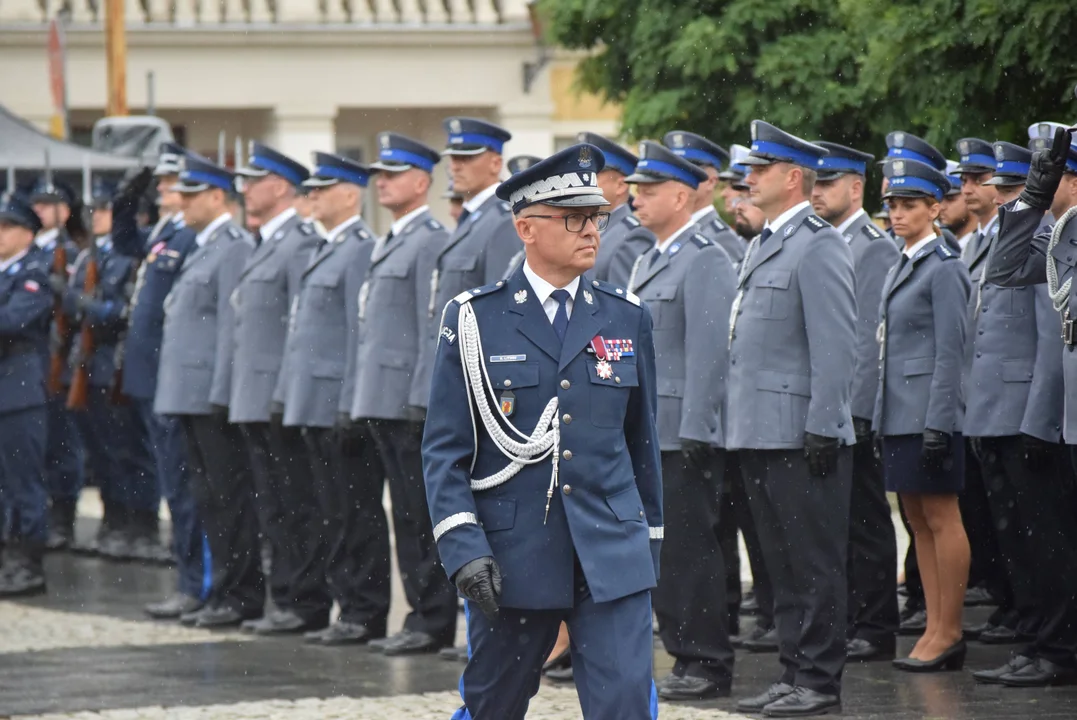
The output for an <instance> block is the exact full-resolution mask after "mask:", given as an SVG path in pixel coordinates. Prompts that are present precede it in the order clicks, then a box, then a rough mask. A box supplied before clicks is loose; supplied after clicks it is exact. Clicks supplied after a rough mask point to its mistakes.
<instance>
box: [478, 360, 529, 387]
mask: <svg viewBox="0 0 1077 720" xmlns="http://www.w3.org/2000/svg"><path fill="white" fill-rule="evenodd" d="M488 367H489V368H490V383H491V384H492V385H493V386H494V387H495V388H502V389H510V390H511V389H513V388H521V387H535V386H536V385H538V383H539V366H538V363H493V364H491V365H489V366H488Z"/></svg>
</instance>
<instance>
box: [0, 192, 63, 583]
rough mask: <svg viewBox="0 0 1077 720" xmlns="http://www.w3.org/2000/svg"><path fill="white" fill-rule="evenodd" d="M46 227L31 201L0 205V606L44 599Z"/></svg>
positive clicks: (7, 200)
mask: <svg viewBox="0 0 1077 720" xmlns="http://www.w3.org/2000/svg"><path fill="white" fill-rule="evenodd" d="M40 229H41V220H40V218H38V216H37V215H36V214H35V213H34V210H33V209H32V208H31V206H30V204H29V203H28V202H27V201H26V199H24V198H22V197H19V196H17V195H15V194H13V193H8V194H6V195H5V197H4V199H3V201H0V508H2V509H3V510H4V515H3V519H2V521H0V524H2V525H3V528H2V534H3V537H4V540H5V542H6V547H5V548H4V551H3V560H2V562H0V598H6V597H16V596H22V595H36V594H40V593H43V592H45V589H46V588H45V574H44V569H43V567H42V562H41V561H42V556H43V554H44V552H45V541H46V540H47V538H48V499H49V498H48V491H47V490H46V487H45V482H44V478H45V432H46V410H45V367H46V366H45V364H44V363H42V362H41V356H42V355H44V354H45V353H46V352H47V349H46V348H47V347H48V343H49V320H50V312H51V308H52V297H51V295H50V293H49V265H48V256H47V254H46V253H45V252H44V251H42V250H40V249H39V248H37V247H36V246H35V245H34V235H35V234H36V233H37V232H38V231H40Z"/></svg>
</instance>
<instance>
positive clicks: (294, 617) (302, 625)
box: [240, 610, 327, 635]
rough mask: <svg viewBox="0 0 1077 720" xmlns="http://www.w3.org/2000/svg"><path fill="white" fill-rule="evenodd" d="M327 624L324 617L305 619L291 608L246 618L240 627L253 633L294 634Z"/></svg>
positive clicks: (321, 627)
mask: <svg viewBox="0 0 1077 720" xmlns="http://www.w3.org/2000/svg"><path fill="white" fill-rule="evenodd" d="M326 625H327V621H326V620H325V619H324V618H319V619H317V620H307V619H304V618H303V617H301V616H299V615H298V614H296V613H294V612H292V611H291V610H277V611H275V612H271V613H269V614H268V615H264V616H262V617H261V618H259V619H257V620H247V621H246V622H244V623H243V624H242V625H240V629H241V630H243V631H244V632H249V633H254V634H255V635H296V634H298V633H304V632H307V631H308V630H320V629H323V628H324V627H325V626H326Z"/></svg>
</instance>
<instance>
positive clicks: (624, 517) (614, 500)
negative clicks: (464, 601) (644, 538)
mask: <svg viewBox="0 0 1077 720" xmlns="http://www.w3.org/2000/svg"><path fill="white" fill-rule="evenodd" d="M606 504H607V505H609V506H610V510H612V511H613V514H614V515H615V516H616V517H617V519H618V520H620V521H621V522H628V521H629V520H635V521H636V522H643V501H642V500H640V498H639V490H637V489H636V488H635V487H630V488H626V489H624V490H622V491H621V492H619V493H614V494H613V495H607V496H606Z"/></svg>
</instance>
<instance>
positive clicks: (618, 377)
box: [613, 376, 621, 383]
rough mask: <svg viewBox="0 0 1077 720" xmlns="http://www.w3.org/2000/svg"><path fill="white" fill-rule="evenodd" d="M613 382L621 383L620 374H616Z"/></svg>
mask: <svg viewBox="0 0 1077 720" xmlns="http://www.w3.org/2000/svg"><path fill="white" fill-rule="evenodd" d="M613 382H615V383H619V382H621V378H620V376H614V378H613Z"/></svg>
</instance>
